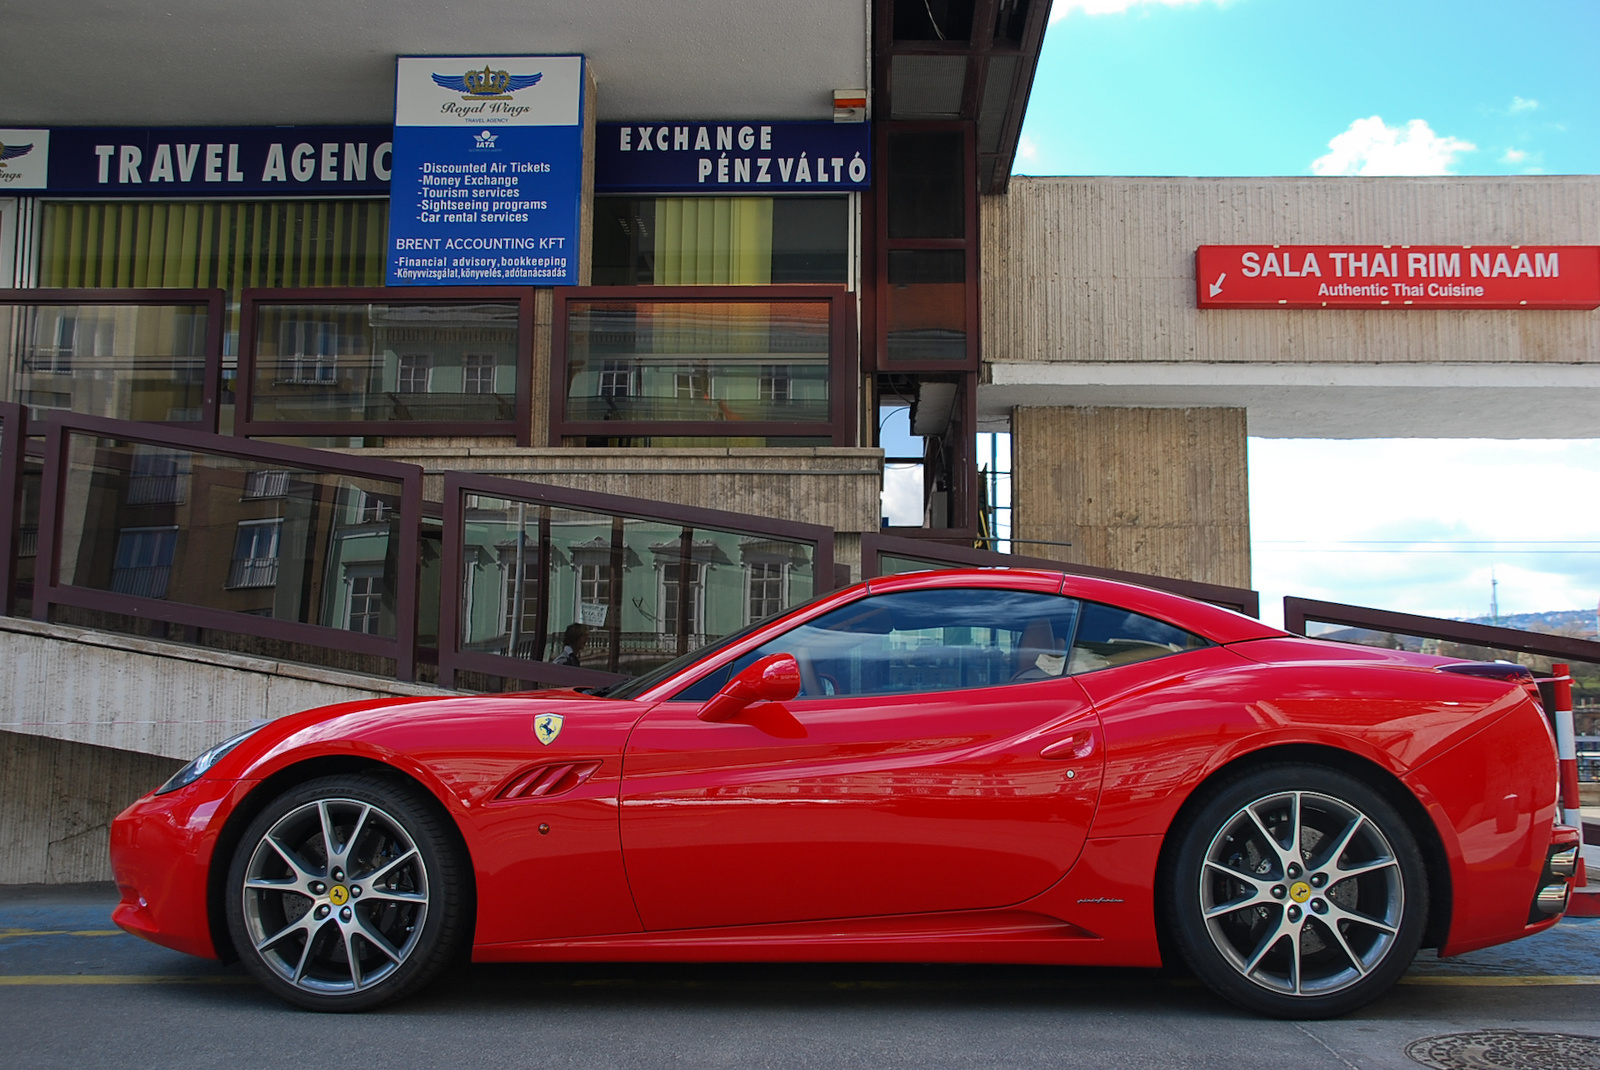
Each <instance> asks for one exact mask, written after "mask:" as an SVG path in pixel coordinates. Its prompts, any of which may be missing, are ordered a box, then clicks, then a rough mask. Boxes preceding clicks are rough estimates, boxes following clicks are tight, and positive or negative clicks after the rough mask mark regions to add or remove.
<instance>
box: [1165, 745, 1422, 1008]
mask: <svg viewBox="0 0 1600 1070" xmlns="http://www.w3.org/2000/svg"><path fill="white" fill-rule="evenodd" d="M1291 809H1292V810H1294V811H1295V812H1296V813H1297V814H1298V818H1297V819H1292V818H1291V817H1290V812H1291ZM1296 830H1297V831H1296ZM1176 835H1177V836H1178V837H1179V839H1178V841H1177V844H1176V847H1177V850H1176V852H1175V854H1174V855H1173V858H1172V865H1171V866H1170V868H1169V870H1168V873H1167V877H1168V879H1167V881H1166V882H1165V883H1166V886H1165V887H1164V888H1163V889H1162V890H1161V894H1162V896H1163V899H1164V901H1165V902H1164V906H1165V912H1166V919H1165V920H1166V923H1167V931H1168V933H1169V934H1170V936H1171V938H1172V941H1173V943H1174V944H1175V945H1176V947H1177V949H1178V951H1179V953H1180V954H1181V955H1182V956H1183V959H1184V961H1185V962H1186V963H1188V965H1189V968H1190V969H1191V970H1193V971H1194V973H1195V975H1196V976H1198V977H1199V978H1200V980H1201V981H1203V982H1204V983H1205V984H1206V985H1207V986H1208V987H1210V988H1211V989H1212V990H1213V991H1214V992H1216V993H1217V994H1218V995H1220V996H1222V997H1223V998H1225V999H1227V1000H1230V1001H1231V1002H1233V1003H1236V1004H1238V1005H1239V1006H1241V1007H1244V1008H1246V1009H1248V1010H1252V1011H1257V1012H1259V1013H1262V1014H1268V1015H1272V1016H1273V1017H1277V1018H1331V1017H1335V1016H1337V1015H1341V1014H1346V1013H1348V1012H1350V1011H1352V1010H1354V1009H1356V1008H1357V1007H1360V1006H1362V1005H1363V1004H1366V1003H1368V1002H1370V1001H1371V1000H1373V999H1376V998H1377V997H1378V996H1380V995H1382V994H1383V993H1384V992H1386V991H1388V989H1389V988H1390V987H1391V986H1393V985H1394V983H1395V982H1396V981H1398V980H1399V979H1400V976H1401V975H1402V974H1403V973H1405V971H1406V969H1407V968H1408V967H1409V966H1410V965H1411V960H1412V958H1413V957H1414V956H1415V955H1416V953H1417V947H1418V946H1419V944H1420V943H1421V941H1422V933H1423V930H1424V928H1425V926H1426V925H1427V920H1428V875H1427V869H1426V867H1425V866H1424V865H1423V861H1422V854H1421V852H1420V850H1419V849H1418V847H1417V841H1416V837H1415V835H1414V834H1413V833H1412V831H1411V829H1410V827H1409V826H1408V825H1407V823H1406V821H1405V819H1404V818H1402V817H1401V816H1400V814H1399V812H1398V811H1397V810H1396V809H1395V808H1394V806H1393V805H1392V804H1391V803H1390V802H1389V801H1388V800H1387V799H1385V798H1384V797H1383V795H1382V794H1380V793H1379V792H1377V791H1374V790H1373V789H1372V788H1370V787H1368V786H1367V785H1366V784H1364V783H1362V782H1361V781H1359V780H1357V779H1355V778H1354V777H1352V776H1349V775H1348V774H1345V773H1342V772H1339V771H1338V770H1335V769H1330V768H1327V767H1325V766H1319V765H1310V764H1298V763H1296V764H1283V765H1273V766H1266V767H1263V768H1259V769H1255V770H1252V771H1250V772H1248V773H1245V774H1243V775H1241V776H1239V777H1237V778H1235V779H1233V780H1231V781H1228V782H1226V783H1224V784H1223V785H1221V786H1220V787H1219V788H1218V789H1217V790H1215V791H1214V792H1213V793H1212V794H1211V795H1210V796H1209V797H1208V798H1207V799H1206V800H1205V801H1204V802H1203V803H1202V804H1201V805H1200V807H1199V809H1197V810H1195V811H1194V812H1193V814H1192V815H1191V816H1190V819H1189V820H1187V821H1186V822H1185V823H1184V824H1183V826H1182V827H1181V828H1179V829H1178V830H1176ZM1341 841H1342V843H1341ZM1297 860H1298V861H1297Z"/></svg>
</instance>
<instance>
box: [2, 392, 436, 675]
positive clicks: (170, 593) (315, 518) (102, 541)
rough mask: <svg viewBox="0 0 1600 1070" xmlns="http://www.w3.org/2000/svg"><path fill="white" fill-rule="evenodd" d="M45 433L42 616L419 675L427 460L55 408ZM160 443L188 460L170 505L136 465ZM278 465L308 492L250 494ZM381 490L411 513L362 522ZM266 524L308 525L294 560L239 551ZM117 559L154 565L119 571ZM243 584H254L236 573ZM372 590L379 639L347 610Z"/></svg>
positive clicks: (36, 594) (37, 608)
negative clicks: (216, 637) (145, 625)
mask: <svg viewBox="0 0 1600 1070" xmlns="http://www.w3.org/2000/svg"><path fill="white" fill-rule="evenodd" d="M6 415H7V418H6V421H5V422H6V423H7V424H9V423H10V422H11V420H10V418H9V414H6ZM42 430H43V432H44V434H45V449H44V481H43V500H42V507H41V512H40V531H39V538H38V551H39V557H38V562H37V568H36V572H35V578H34V585H33V615H34V617H35V618H36V619H39V620H50V619H52V615H53V614H55V613H60V612H63V611H71V612H76V613H78V614H79V615H80V619H81V615H83V614H90V615H98V616H97V617H96V618H95V619H101V618H107V619H118V618H120V619H122V620H132V621H156V622H165V623H168V624H175V625H181V626H186V627H190V628H197V629H208V630H211V631H215V632H220V633H228V634H232V635H243V636H255V637H259V638H260V639H263V640H269V641H274V642H278V643H283V644H290V645H291V646H292V645H298V646H300V647H301V648H304V649H306V650H330V651H338V652H343V653H345V654H348V655H351V656H354V657H358V658H359V657H368V658H379V659H388V660H390V661H392V662H393V666H394V668H393V672H394V675H395V676H396V677H398V678H399V679H403V680H409V679H412V678H413V677H414V675H415V671H416V664H417V650H416V634H417V605H418V586H419V584H418V577H419V542H420V537H421V535H420V533H421V523H422V508H423V506H422V469H421V468H419V467H417V466H415V465H408V464H399V463H396V462H393V461H386V460H378V459H369V458H366V457H361V456H359V455H350V454H339V453H331V452H327V451H324V450H313V449H305V448H302V447H298V446H284V445H279V444H276V443H265V442H248V441H246V440H244V439H239V438H232V437H228V436H223V435H213V434H207V433H204V432H199V431H184V430H179V429H176V428H171V427H161V426H157V425H153V424H141V423H131V422H128V421H123V420H110V419H105V418H103V417H96V416H83V415H78V414H72V413H53V414H51V416H50V417H49V418H47V419H46V420H45V421H44V422H43V425H42ZM151 447H154V448H156V449H159V450H166V451H173V452H174V453H175V454H177V455H179V457H180V458H181V462H180V465H179V474H175V475H172V476H166V477H162V478H163V479H168V480H181V481H182V482H183V484H184V487H183V488H182V492H181V493H179V492H177V489H176V488H174V487H169V488H167V490H168V491H171V492H170V493H163V494H162V495H159V496H157V497H158V499H159V500H151V496H150V495H147V494H145V493H143V489H142V488H141V484H140V482H139V481H140V480H141V479H142V478H144V477H142V476H140V475H139V474H138V466H139V464H140V462H141V456H148V452H149V449H150V448H151ZM141 448H142V449H143V450H144V453H143V454H141V452H140V451H141ZM18 452H20V451H18ZM13 456H15V454H14V453H13V452H12V451H11V450H10V449H7V450H6V454H5V458H6V461H7V463H6V464H5V465H4V469H5V471H6V472H7V473H8V475H7V477H6V478H8V479H11V478H15V467H14V465H13V463H12V462H11V458H12V457H13ZM264 466H271V467H272V468H274V469H284V470H294V471H296V472H297V474H298V476H299V479H298V480H295V481H293V482H294V484H295V487H294V489H295V494H294V495H292V496H291V497H290V498H289V499H285V500H276V499H273V500H262V499H260V498H251V497H248V496H247V495H246V494H245V493H244V492H245V490H246V488H247V486H248V481H249V476H250V473H251V472H253V471H257V470H260V469H261V468H262V467H264ZM374 494H383V495H386V496H389V497H391V498H393V499H397V500H398V502H399V509H398V511H397V512H394V513H392V514H390V515H389V517H388V518H387V520H386V522H385V523H384V524H383V525H380V526H371V525H368V526H359V525H352V523H350V521H351V520H353V519H354V518H355V517H356V516H358V515H359V513H360V510H362V509H363V508H365V506H366V503H367V502H368V500H369V496H371V495H374ZM12 512H13V513H14V510H13V511H12ZM263 512H265V513H268V514H270V515H267V516H262V515H261V514H262V513H263ZM263 520H279V521H281V522H283V523H285V524H293V525H294V527H295V530H296V533H297V537H296V539H295V541H294V542H293V544H292V545H293V546H295V547H296V548H297V554H298V556H297V557H296V558H294V559H293V560H292V562H288V561H285V560H284V559H283V557H282V551H280V556H279V557H277V558H272V559H254V558H252V559H245V560H243V561H236V560H235V559H234V556H233V555H234V546H235V543H236V541H237V538H238V533H239V531H240V529H241V527H243V526H246V525H250V524H259V523H261V522H262V521H263ZM368 528H372V530H368ZM158 536H159V538H158ZM7 538H9V533H8V535H7ZM288 545H290V544H289V543H286V544H285V546H286V547H287V546H288ZM8 549H9V547H8ZM152 559H154V560H153V561H152ZM6 560H7V561H8V562H14V557H13V556H12V555H10V554H9V553H8V554H7V557H6ZM118 560H123V561H129V562H140V563H139V564H131V563H130V564H129V565H125V566H124V567H120V568H119V567H116V564H115V563H116V562H117V561H118ZM165 562H170V564H168V563H165ZM291 563H292V566H293V570H294V572H295V576H296V580H295V583H294V584H293V585H292V586H293V590H291V591H284V590H281V589H280V590H279V591H278V592H276V593H274V592H273V590H272V589H271V587H269V586H268V584H267V583H266V582H265V581H266V579H267V576H268V573H269V572H270V573H271V579H272V581H273V583H275V584H278V585H279V586H280V588H281V587H282V583H281V581H282V580H283V574H284V569H285V567H286V565H289V564H291ZM241 580H245V581H249V582H235V581H241ZM280 594H282V595H284V597H278V595H280ZM290 595H292V597H290ZM374 597H378V598H380V599H381V604H382V606H383V621H384V625H385V626H384V628H382V629H380V632H381V634H373V633H371V632H369V631H367V630H366V628H365V627H363V628H362V629H360V630H356V629H355V628H354V627H353V626H352V625H351V623H350V621H351V620H352V611H351V609H350V608H349V607H350V606H351V605H353V604H355V602H356V601H357V600H361V601H362V605H363V606H370V604H371V600H372V599H373V598H374ZM360 619H361V622H362V623H363V625H366V624H368V623H370V621H369V620H368V617H367V616H362V617H361V618H360Z"/></svg>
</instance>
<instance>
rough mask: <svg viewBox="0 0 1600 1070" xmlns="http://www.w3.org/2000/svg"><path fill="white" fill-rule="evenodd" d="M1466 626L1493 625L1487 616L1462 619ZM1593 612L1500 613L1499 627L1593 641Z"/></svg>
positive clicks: (1572, 610) (1583, 610) (1565, 610)
mask: <svg viewBox="0 0 1600 1070" xmlns="http://www.w3.org/2000/svg"><path fill="white" fill-rule="evenodd" d="M1462 619H1464V620H1466V622H1467V623H1468V624H1493V623H1494V622H1493V621H1492V620H1490V619H1489V618H1488V617H1487V616H1483V617H1466V618H1462ZM1594 624H1595V621H1594V610H1592V609H1558V610H1553V611H1551V612H1548V613H1502V614H1501V615H1500V627H1502V628H1516V629H1517V630H1519V631H1524V632H1545V633H1548V634H1550V635H1575V636H1577V637H1578V638H1579V639H1593V638H1594V637H1595V630H1594Z"/></svg>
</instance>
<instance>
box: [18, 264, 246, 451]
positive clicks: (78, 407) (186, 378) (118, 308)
mask: <svg viewBox="0 0 1600 1070" xmlns="http://www.w3.org/2000/svg"><path fill="white" fill-rule="evenodd" d="M93 293H95V292H93V291H89V292H85V293H84V296H82V297H81V298H80V299H71V298H68V297H66V296H65V295H64V292H62V291H47V290H40V291H19V290H7V291H0V339H4V340H5V341H3V342H0V368H3V371H4V377H3V381H0V400H4V401H12V402H16V403H18V404H21V405H22V406H24V407H25V408H27V409H28V410H29V412H30V414H31V415H32V416H33V417H34V418H36V419H38V418H42V417H43V416H45V415H46V414H48V413H51V412H76V413H84V414H87V415H91V416H104V417H110V418H113V419H119V420H137V421H141V422H148V423H168V424H191V425H194V426H196V427H198V428H202V429H209V428H211V427H212V426H213V425H214V420H215V407H216V406H215V398H214V394H215V374H216V372H217V370H218V369H220V362H221V354H220V333H219V332H220V327H221V325H220V321H219V319H220V310H221V302H220V291H218V292H217V299H216V300H208V299H206V298H205V297H201V296H198V295H197V296H196V298H195V299H194V300H181V299H180V298H181V297H184V296H188V295H186V294H174V293H172V292H170V291H169V292H168V293H166V294H165V295H163V296H161V297H159V298H155V297H146V298H144V299H142V300H139V301H137V302H135V301H132V300H128V299H124V298H123V297H121V296H120V295H116V296H112V294H111V293H108V295H107V296H108V298H110V299H102V298H100V297H97V296H90V294H93ZM129 293H130V291H122V294H123V295H126V294H129ZM144 293H148V291H144ZM213 363H215V364H216V365H217V368H216V369H213V368H211V367H210V365H211V364H213ZM208 381H209V383H210V384H211V385H209V386H208Z"/></svg>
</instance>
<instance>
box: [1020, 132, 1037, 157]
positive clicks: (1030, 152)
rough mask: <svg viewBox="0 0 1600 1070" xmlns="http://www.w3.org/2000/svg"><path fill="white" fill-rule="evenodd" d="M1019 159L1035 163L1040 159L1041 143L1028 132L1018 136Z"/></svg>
mask: <svg viewBox="0 0 1600 1070" xmlns="http://www.w3.org/2000/svg"><path fill="white" fill-rule="evenodd" d="M1017 159H1018V160H1020V161H1021V162H1023V163H1033V162H1035V161H1037V160H1038V159H1039V143H1038V142H1037V141H1035V140H1033V138H1031V137H1029V136H1028V135H1027V134H1023V135H1022V136H1021V137H1019V138H1017Z"/></svg>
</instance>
